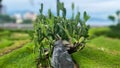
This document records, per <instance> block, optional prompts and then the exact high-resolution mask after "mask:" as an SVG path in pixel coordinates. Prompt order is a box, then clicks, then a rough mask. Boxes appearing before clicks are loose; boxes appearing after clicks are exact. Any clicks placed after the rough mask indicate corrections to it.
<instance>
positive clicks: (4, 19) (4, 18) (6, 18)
mask: <svg viewBox="0 0 120 68" xmlns="http://www.w3.org/2000/svg"><path fill="white" fill-rule="evenodd" d="M6 22H15V18H12V17H10V16H8V15H1V14H0V23H6Z"/></svg>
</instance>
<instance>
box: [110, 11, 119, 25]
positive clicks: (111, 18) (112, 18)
mask: <svg viewBox="0 0 120 68" xmlns="http://www.w3.org/2000/svg"><path fill="white" fill-rule="evenodd" d="M108 18H109V19H110V20H111V21H113V22H115V21H117V23H118V24H119V23H120V10H118V11H117V12H116V14H115V16H113V15H110V16H108Z"/></svg>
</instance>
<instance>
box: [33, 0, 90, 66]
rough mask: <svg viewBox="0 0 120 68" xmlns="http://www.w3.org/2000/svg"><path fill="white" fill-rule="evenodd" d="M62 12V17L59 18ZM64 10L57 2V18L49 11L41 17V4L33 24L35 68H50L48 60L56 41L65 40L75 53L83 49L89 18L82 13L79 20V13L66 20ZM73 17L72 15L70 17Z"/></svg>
mask: <svg viewBox="0 0 120 68" xmlns="http://www.w3.org/2000/svg"><path fill="white" fill-rule="evenodd" d="M60 11H62V16H60ZM72 11H74V4H72ZM66 13H67V12H66V8H65V7H64V3H61V2H60V1H59V0H57V16H55V15H53V14H52V12H51V10H50V9H49V10H48V15H47V16H45V15H43V4H41V9H40V15H39V16H38V17H37V19H36V21H35V23H34V30H35V33H34V41H35V51H37V52H38V53H39V56H38V57H39V58H38V59H37V60H38V63H37V66H38V67H39V65H40V66H42V67H46V66H48V67H50V66H51V63H50V58H51V54H52V48H53V46H52V45H53V43H54V42H55V41H56V40H59V39H61V40H66V41H68V42H69V43H70V45H71V47H76V45H78V44H79V45H80V46H79V47H78V46H77V47H76V50H75V51H79V50H81V49H83V48H84V45H85V43H86V40H87V37H88V29H89V28H88V26H87V25H86V21H87V20H88V19H89V18H90V16H88V14H87V13H86V12H84V15H83V16H84V17H83V19H80V12H78V13H77V15H76V16H75V18H72V19H68V18H66ZM72 16H74V14H73V15H72Z"/></svg>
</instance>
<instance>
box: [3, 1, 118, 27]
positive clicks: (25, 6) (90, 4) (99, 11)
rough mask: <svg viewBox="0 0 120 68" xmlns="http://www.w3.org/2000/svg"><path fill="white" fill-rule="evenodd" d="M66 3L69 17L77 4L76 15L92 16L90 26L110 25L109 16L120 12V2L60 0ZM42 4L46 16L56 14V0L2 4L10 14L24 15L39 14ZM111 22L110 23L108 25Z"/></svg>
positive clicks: (6, 2) (4, 2)
mask: <svg viewBox="0 0 120 68" xmlns="http://www.w3.org/2000/svg"><path fill="white" fill-rule="evenodd" d="M60 1H61V2H64V3H65V7H66V8H67V17H68V18H69V17H70V16H71V3H74V4H75V11H74V12H75V13H76V12H77V11H80V12H81V15H82V13H83V12H84V11H86V12H87V13H88V14H89V15H90V16H91V18H90V20H89V21H88V22H87V23H90V24H100V23H102V24H103V25H104V24H109V23H112V22H110V21H109V20H108V16H109V15H112V14H114V13H115V12H116V11H117V10H120V0H60ZM40 3H43V4H44V14H46V13H47V10H48V9H49V8H50V9H51V10H52V12H53V13H54V14H56V0H3V2H2V4H3V5H4V6H5V7H6V11H7V13H8V14H14V13H23V12H25V11H33V12H35V13H39V8H40ZM108 22H109V23H108Z"/></svg>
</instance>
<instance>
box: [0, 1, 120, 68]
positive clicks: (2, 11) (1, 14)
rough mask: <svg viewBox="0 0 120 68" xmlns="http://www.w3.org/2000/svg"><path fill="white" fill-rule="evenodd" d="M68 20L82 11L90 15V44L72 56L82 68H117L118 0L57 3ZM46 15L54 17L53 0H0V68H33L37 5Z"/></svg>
mask: <svg viewBox="0 0 120 68" xmlns="http://www.w3.org/2000/svg"><path fill="white" fill-rule="evenodd" d="M60 1H61V2H64V4H65V7H66V9H67V18H70V17H71V15H72V14H71V13H72V11H71V10H72V8H71V4H72V3H74V4H75V10H74V12H75V14H76V13H77V11H80V12H81V17H82V14H83V12H84V11H86V12H87V13H88V14H89V15H90V17H91V18H90V19H89V21H87V24H88V25H90V30H89V41H88V43H87V46H86V48H85V49H84V50H83V51H81V52H78V53H75V54H74V58H75V60H76V61H77V62H78V63H79V64H80V66H81V68H120V0H69V1H68V0H60ZM41 3H43V4H44V9H43V10H44V11H43V13H44V14H45V15H46V14H47V10H48V9H49V8H50V9H51V10H52V13H53V14H55V15H56V0H0V68H9V67H11V68H36V64H35V58H34V57H35V56H36V55H35V54H33V49H34V43H33V41H32V39H33V34H32V33H33V32H34V31H33V23H34V22H33V21H35V19H36V18H37V15H39V8H40V4H41Z"/></svg>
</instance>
